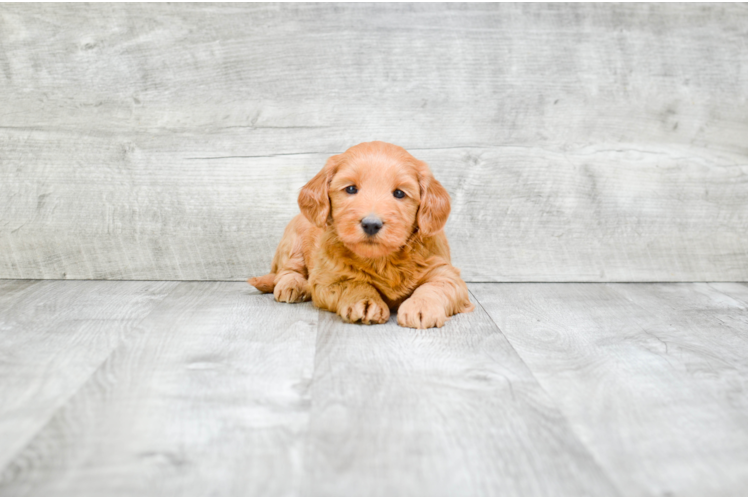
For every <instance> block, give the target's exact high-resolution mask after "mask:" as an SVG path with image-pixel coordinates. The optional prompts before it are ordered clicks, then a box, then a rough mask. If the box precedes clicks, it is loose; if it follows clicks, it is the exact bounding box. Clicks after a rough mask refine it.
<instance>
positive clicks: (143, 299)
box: [0, 281, 175, 470]
mask: <svg viewBox="0 0 748 500" xmlns="http://www.w3.org/2000/svg"><path fill="white" fill-rule="evenodd" d="M174 285H175V284H174V283H157V282H148V283H142V282H141V283H135V282H127V283H106V282H63V281H52V282H50V281H46V282H44V281H42V282H33V281H11V282H7V281H0V387H2V390H0V443H2V446H0V470H2V469H3V468H4V467H5V466H6V465H8V463H9V462H10V461H11V460H12V459H13V457H14V456H15V455H16V454H17V453H19V452H20V451H21V450H22V449H23V448H24V447H25V446H27V445H28V443H29V442H30V441H31V440H32V439H33V438H34V436H35V435H36V434H37V433H38V432H39V431H40V430H41V429H42V428H44V426H45V425H47V423H48V421H49V419H50V418H52V417H53V415H54V414H55V412H57V411H58V410H59V408H60V407H62V406H63V405H64V404H65V403H66V402H67V401H68V400H69V399H70V398H71V397H73V395H74V394H75V393H76V392H77V391H78V390H79V389H80V387H81V386H83V385H84V384H85V383H86V381H87V380H88V379H89V377H90V376H91V375H92V374H93V373H94V372H96V371H97V370H98V369H99V367H100V365H101V364H102V363H104V362H105V360H106V359H107V358H108V357H109V356H110V355H111V354H112V352H113V351H114V350H115V349H116V347H117V346H118V345H119V343H120V342H121V341H122V340H123V339H124V338H125V337H127V336H128V335H132V334H133V333H134V332H135V331H137V330H138V328H139V324H140V322H142V321H143V319H144V318H145V316H147V315H148V313H149V312H150V311H151V310H152V309H153V307H154V306H155V305H156V304H158V302H159V301H160V300H161V299H163V297H164V296H165V294H166V293H167V292H168V291H169V290H170V289H171V288H172V287H173V286H174Z"/></svg>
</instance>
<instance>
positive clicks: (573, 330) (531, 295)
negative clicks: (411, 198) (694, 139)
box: [470, 284, 748, 495]
mask: <svg viewBox="0 0 748 500" xmlns="http://www.w3.org/2000/svg"><path fill="white" fill-rule="evenodd" d="M736 287H737V289H738V290H741V288H740V285H728V288H736ZM470 289H471V291H472V292H473V293H474V294H475V296H476V297H477V298H478V300H480V302H481V304H482V305H483V306H484V307H485V308H486V310H487V311H488V312H489V314H490V315H491V317H492V318H493V319H494V321H496V323H497V325H498V326H499V328H500V329H501V331H502V332H504V334H505V335H506V336H507V338H508V339H509V341H510V342H511V343H512V345H513V346H514V347H515V348H516V349H517V352H518V353H519V355H520V357H521V358H522V359H523V361H524V362H525V363H527V365H528V366H529V368H530V369H531V370H532V372H533V374H534V375H535V376H536V377H537V379H538V381H539V383H540V385H541V386H542V387H543V388H544V389H545V390H546V391H547V392H548V393H549V394H550V396H551V397H552V398H553V399H554V401H555V402H556V403H557V404H558V405H559V408H560V409H561V412H562V413H563V414H564V416H565V417H566V418H567V419H568V421H569V424H570V425H571V427H572V429H574V431H575V432H576V434H577V435H579V437H580V438H581V440H582V441H583V442H584V443H585V445H586V446H587V447H588V449H589V450H590V451H591V453H592V454H593V456H594V457H595V459H596V460H597V461H598V462H599V463H600V464H601V466H602V467H603V470H604V471H605V472H606V473H607V474H608V475H609V476H610V477H611V479H612V480H613V481H614V483H615V484H616V485H617V486H618V488H619V490H620V492H621V493H623V494H625V495H671V494H675V495H741V494H744V493H745V491H747V490H748V474H746V471H748V451H746V450H748V411H747V409H748V391H746V386H747V384H746V382H747V381H748V362H747V361H746V360H748V338H747V337H746V331H748V329H747V328H746V321H745V317H746V311H748V306H747V305H746V302H743V301H741V300H736V299H734V298H731V296H727V295H725V294H723V293H721V292H720V291H718V288H715V287H712V286H711V285H709V284H648V285H642V284H611V285H605V284H563V285H559V284H543V285H541V284H534V285H529V284H514V285H509V284H505V285H500V284H475V285H471V286H470Z"/></svg>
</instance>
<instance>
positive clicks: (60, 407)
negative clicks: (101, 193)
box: [0, 280, 177, 496]
mask: <svg viewBox="0 0 748 500" xmlns="http://www.w3.org/2000/svg"><path fill="white" fill-rule="evenodd" d="M39 281H46V280H39ZM55 281H65V280H55ZM90 281H105V280H90ZM176 289H177V286H176V285H175V286H174V287H173V288H172V290H170V291H169V293H167V294H166V295H164V296H163V297H162V298H161V300H159V301H158V302H157V303H155V304H154V305H153V307H152V308H151V310H150V311H148V313H147V314H146V315H144V316H143V317H142V318H141V319H140V321H138V322H137V323H135V324H134V325H133V329H135V328H137V327H138V326H140V325H141V324H142V323H143V322H144V321H145V320H146V319H147V318H149V317H150V316H151V315H153V313H154V312H155V311H156V310H157V309H158V306H159V305H160V304H162V303H163V302H164V301H165V300H166V299H167V298H168V297H170V296H171V295H172V294H173V293H174V292H175V291H176ZM126 337H129V335H128V334H125V335H123V336H122V338H121V339H120V340H119V341H118V342H117V344H116V345H115V346H114V347H112V350H111V351H109V353H108V354H107V355H106V357H105V358H104V359H103V360H102V361H101V363H99V364H98V365H97V366H96V368H94V369H93V370H91V374H90V375H89V376H88V377H87V378H86V379H85V380H83V381H82V382H81V384H80V385H79V386H78V387H77V388H76V389H75V390H74V391H73V392H72V393H70V396H68V397H67V398H65V400H64V401H62V402H61V403H60V404H59V405H57V407H55V409H54V410H53V411H52V412H51V413H50V415H49V418H48V419H46V420H45V421H44V423H43V424H41V425H40V426H39V428H38V430H37V431H36V432H35V433H34V434H33V435H32V436H30V437H29V439H28V440H26V442H25V443H24V444H23V445H22V446H21V447H19V449H18V452H17V453H15V454H14V455H13V456H12V457H11V458H10V459H8V460H7V461H6V462H5V463H4V464H0V477H1V476H2V475H3V473H4V472H6V471H7V470H8V469H9V468H10V467H11V466H12V465H13V464H14V463H15V462H16V460H17V459H18V458H19V457H20V456H21V455H23V453H24V451H26V450H27V449H28V448H29V446H31V445H32V444H33V442H34V441H35V440H36V439H37V437H39V435H40V434H41V433H42V432H44V430H45V429H46V428H47V427H48V426H49V424H50V422H52V420H54V418H55V417H56V416H57V415H58V414H59V413H60V412H61V411H62V410H63V409H64V408H65V407H67V406H68V405H69V404H70V402H71V401H72V400H73V399H74V398H75V397H76V396H78V394H80V392H81V391H82V390H83V389H84V388H85V387H87V386H88V384H89V383H90V382H91V380H92V379H93V377H94V376H95V375H96V374H97V373H98V372H99V371H100V370H101V369H102V367H103V366H104V365H105V364H106V363H107V362H108V361H109V360H110V359H111V358H112V356H113V355H114V353H115V352H117V351H118V350H119V349H120V348H121V347H122V345H123V344H124V343H125V340H126ZM2 486H3V484H2V483H0V487H2ZM0 496H1V495H0Z"/></svg>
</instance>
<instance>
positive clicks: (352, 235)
mask: <svg viewBox="0 0 748 500" xmlns="http://www.w3.org/2000/svg"><path fill="white" fill-rule="evenodd" d="M299 208H301V214H299V215H297V216H296V217H294V218H293V220H291V222H290V223H289V224H288V226H287V227H286V231H285V233H284V234H283V238H282V239H281V242H280V245H278V249H277V250H276V252H275V258H274V259H273V265H272V269H271V270H270V274H267V275H265V276H262V277H259V278H250V279H249V280H248V281H249V283H250V284H251V285H252V286H254V287H256V288H257V289H258V290H260V291H262V292H273V293H274V294H275V299H276V300H277V301H279V302H302V301H306V300H310V299H311V300H313V301H314V305H316V306H317V307H320V308H323V309H327V310H330V311H333V312H335V313H337V314H339V315H340V316H341V317H342V318H343V319H344V320H346V321H350V322H356V321H361V322H362V323H367V324H370V323H384V322H386V321H387V320H388V319H389V317H390V310H395V309H397V322H398V323H399V324H400V325H401V326H406V327H410V328H431V327H434V326H436V327H440V326H443V325H444V322H445V321H447V318H448V317H449V316H452V315H453V314H457V313H461V312H469V311H472V310H473V308H474V306H473V305H472V304H471V303H470V299H469V297H468V290H467V285H465V282H464V281H462V279H461V278H460V271H459V270H457V268H455V267H453V266H452V264H451V261H450V257H449V244H448V243H447V237H446V236H445V235H444V230H443V228H444V224H446V222H447V217H448V216H449V208H450V207H449V194H448V193H447V191H446V189H444V187H442V185H441V184H440V183H439V181H437V180H436V179H434V176H433V175H431V171H430V170H429V167H428V165H426V163H424V162H422V161H419V160H417V159H415V158H413V156H411V155H410V154H409V153H408V152H407V151H405V150H404V149H403V148H401V147H399V146H395V145H393V144H388V143H386V142H366V143H363V144H359V145H358V146H353V147H352V148H350V149H349V150H348V151H346V152H345V153H343V154H339V155H335V156H333V157H331V158H330V159H329V160H327V163H326V164H325V166H324V168H323V169H322V170H321V171H320V172H319V173H318V174H317V175H315V176H314V178H313V179H312V180H310V181H309V182H308V183H307V184H306V186H304V187H303V188H302V189H301V193H300V194H299Z"/></svg>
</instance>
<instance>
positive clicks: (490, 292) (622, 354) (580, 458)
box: [0, 280, 748, 495]
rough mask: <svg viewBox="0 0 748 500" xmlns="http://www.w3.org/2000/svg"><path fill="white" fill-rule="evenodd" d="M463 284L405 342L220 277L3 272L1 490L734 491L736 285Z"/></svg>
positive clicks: (743, 315) (743, 299) (743, 301)
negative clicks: (462, 308)
mask: <svg viewBox="0 0 748 500" xmlns="http://www.w3.org/2000/svg"><path fill="white" fill-rule="evenodd" d="M470 290H471V293H472V298H473V301H474V302H475V303H476V305H477V307H476V310H475V312H474V313H471V314H467V315H460V316H458V317H456V318H454V319H452V320H451V321H450V322H449V323H448V324H447V326H445V327H444V328H442V329H438V330H428V331H415V330H409V329H404V328H400V327H398V326H397V324H396V323H394V320H391V321H390V323H388V324H386V325H380V326H361V325H348V324H344V323H342V322H341V321H340V320H339V318H337V317H336V316H335V315H333V314H330V313H327V312H321V311H318V310H317V309H315V308H314V307H313V306H312V305H310V304H308V303H307V304H302V305H286V304H278V303H275V302H274V301H273V298H272V296H268V295H260V294H259V293H258V292H256V291H255V290H254V289H253V288H251V287H249V286H248V285H246V284H244V283H236V282H158V281H142V282H136V281H129V282H112V281H25V280H19V281H0V442H1V443H2V446H0V494H2V495H123V494H124V495H142V494H150V495H287V494H297V495H745V494H746V493H748V286H746V285H744V284H739V283H682V284H599V283H598V284H568V283H567V284H471V285H470Z"/></svg>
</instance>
